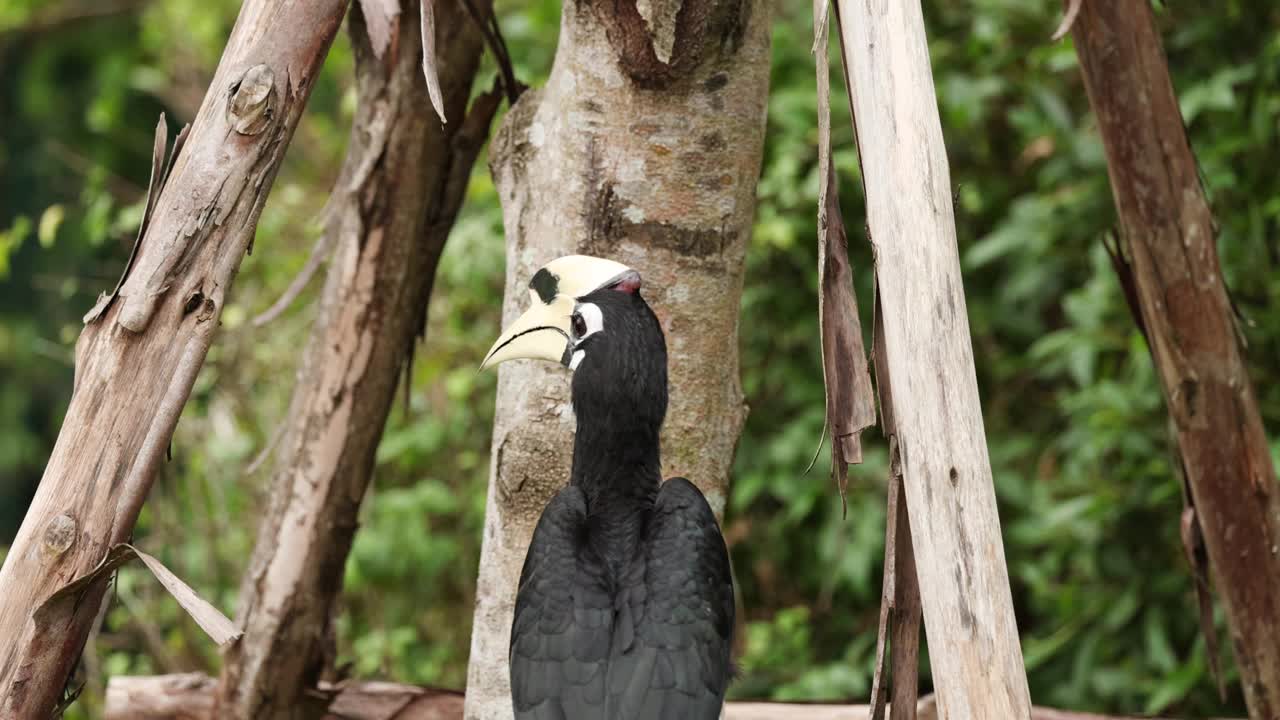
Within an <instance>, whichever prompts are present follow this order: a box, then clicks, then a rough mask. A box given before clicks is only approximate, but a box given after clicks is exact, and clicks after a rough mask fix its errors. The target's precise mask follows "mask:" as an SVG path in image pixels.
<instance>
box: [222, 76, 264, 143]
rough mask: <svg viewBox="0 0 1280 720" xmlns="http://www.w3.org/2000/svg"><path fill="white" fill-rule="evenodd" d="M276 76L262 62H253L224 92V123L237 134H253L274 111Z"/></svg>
mask: <svg viewBox="0 0 1280 720" xmlns="http://www.w3.org/2000/svg"><path fill="white" fill-rule="evenodd" d="M275 89H276V75H275V73H274V72H272V71H271V68H270V67H268V66H266V65H254V66H253V67H251V68H249V69H248V70H246V71H245V73H244V75H243V76H241V78H240V79H239V80H237V81H236V82H235V83H233V84H232V85H231V88H230V90H229V91H228V93H227V122H228V123H229V124H230V125H231V127H232V129H234V130H235V131H236V132H238V133H240V134H241V135H257V134H259V133H261V132H262V131H263V130H266V129H267V126H268V125H270V124H271V118H272V116H273V115H274V114H275Z"/></svg>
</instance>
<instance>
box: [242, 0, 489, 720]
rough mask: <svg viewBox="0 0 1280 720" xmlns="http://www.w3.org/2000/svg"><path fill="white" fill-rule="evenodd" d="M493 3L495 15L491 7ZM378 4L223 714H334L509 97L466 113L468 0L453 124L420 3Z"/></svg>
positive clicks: (451, 72) (458, 8) (476, 49)
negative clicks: (352, 565)
mask: <svg viewBox="0 0 1280 720" xmlns="http://www.w3.org/2000/svg"><path fill="white" fill-rule="evenodd" d="M477 4H478V5H479V6H480V9H481V10H482V11H486V12H487V7H488V3H487V2H478V3H477ZM362 5H363V7H364V8H365V12H367V13H369V14H370V15H373V14H374V13H378V14H379V15H378V17H368V18H366V17H365V12H361V11H360V10H358V9H357V10H354V11H353V12H352V15H351V18H352V22H351V24H350V29H351V38H352V44H353V47H354V49H355V59H356V87H357V93H358V102H359V106H358V109H357V112H356V118H355V122H354V126H353V128H352V131H351V138H350V144H349V147H348V150H347V157H346V161H345V164H344V167H343V171H342V173H341V176H340V177H339V179H338V182H337V186H336V187H335V189H334V192H333V197H332V198H331V199H330V210H331V215H330V218H329V225H328V228H327V230H326V232H328V233H330V235H331V238H332V240H333V242H334V256H333V259H332V264H331V266H330V269H329V273H328V281H327V282H326V284H325V288H324V293H323V296H322V299H321V302H320V310H319V315H318V317H317V320H316V323H315V326H314V328H313V330H312V333H311V340H310V343H309V344H308V346H307V349H306V353H305V355H304V356H303V360H302V368H301V372H300V374H299V377H298V383H297V387H296V388H295V390H294V395H293V400H292V403H291V405H290V409H289V414H288V416H287V417H286V418H285V420H284V421H283V422H284V425H285V427H286V428H287V429H286V431H285V435H284V438H283V440H282V442H281V444H280V447H279V449H278V450H277V455H276V459H275V470H274V472H273V475H272V499H271V502H270V505H269V507H268V509H267V512H266V515H265V517H264V518H263V520H262V525H261V527H260V529H259V534H258V542H257V547H256V549H255V551H254V555H253V560H252V563H251V567H250V569H249V571H248V572H247V573H246V575H245V577H244V581H243V585H242V588H241V606H240V622H241V625H242V626H243V628H244V630H245V634H244V637H243V638H242V639H241V640H240V641H239V642H238V643H237V644H235V645H233V646H232V648H231V649H230V651H229V652H228V653H227V655H226V662H225V666H224V669H223V674H222V679H221V684H220V687H219V689H218V701H219V706H218V710H217V717H219V718H242V719H244V720H271V719H273V718H309V717H319V716H321V715H322V714H323V713H324V710H325V708H326V707H327V706H328V698H327V697H325V696H324V695H323V694H317V693H314V692H312V689H313V688H315V687H316V684H317V682H318V681H319V680H320V679H321V673H322V671H323V670H325V669H326V665H327V662H328V661H329V660H331V659H332V652H331V651H332V647H331V644H332V637H331V636H332V632H333V628H332V615H333V612H334V606H335V601H336V600H337V597H338V593H339V592H340V590H341V583H342V577H343V567H344V565H345V563H346V559H347V554H348V552H349V551H350V548H351V542H352V537H353V535H354V533H355V529H356V527H357V515H358V512H359V509H360V502H361V500H362V499H363V498H364V496H365V494H366V492H367V490H368V487H369V483H370V481H371V479H372V476H373V470H374V464H375V451H376V449H377V446H378V441H379V439H380V438H381V437H382V430H383V427H384V425H385V424H386V419H387V414H388V412H389V410H390V408H391V405H392V401H393V399H394V396H395V390H396V386H397V379H398V378H399V376H400V374H401V371H403V370H405V369H406V367H407V364H408V362H409V361H410V359H411V358H412V352H413V346H414V343H415V342H416V341H417V338H418V336H419V335H420V334H421V332H422V330H423V326H424V322H425V318H426V312H427V301H428V298H429V297H430V294H431V286H432V280H433V278H434V276H435V272H436V266H437V263H438V261H439V259H440V254H441V251H442V250H443V248H444V243H445V239H446V237H447V235H448V233H449V230H450V228H451V227H452V225H453V220H454V218H455V216H456V214H457V211H458V208H459V205H460V204H461V202H462V198H463V195H464V193H465V189H466V185H467V179H468V176H469V175H470V170H471V167H472V164H473V162H474V160H475V158H476V155H477V153H478V152H479V150H480V147H481V146H482V144H483V143H484V141H485V138H486V137H487V135H488V131H489V125H490V121H491V120H492V118H493V114H494V111H495V110H496V109H497V104H498V100H499V96H498V94H497V93H496V92H495V93H489V94H486V95H482V96H480V98H479V99H478V100H477V101H476V103H475V106H474V107H473V108H472V111H471V114H470V115H468V116H466V119H465V120H464V119H463V117H464V115H465V114H466V109H467V99H468V95H469V93H470V89H471V85H472V80H473V79H474V78H475V75H476V71H477V67H478V64H479V58H480V52H481V46H482V43H481V38H480V35H479V32H478V30H477V28H476V25H475V24H474V23H473V22H471V21H470V20H469V19H468V18H467V16H466V13H465V10H464V9H463V5H462V4H461V2H459V1H458V0H444V1H443V2H437V3H436V6H435V13H436V20H437V27H439V28H441V32H440V35H439V38H438V42H437V58H436V62H437V67H438V69H439V72H440V77H441V79H442V90H443V98H444V102H445V111H446V114H447V116H448V117H449V118H450V119H451V120H452V122H451V123H449V124H448V125H445V126H443V127H442V126H441V124H440V121H439V119H438V118H437V117H436V115H435V113H434V111H433V110H432V108H431V104H430V100H429V98H428V91H427V86H426V84H425V82H424V80H423V72H422V40H421V33H420V29H419V6H418V3H417V2H414V1H413V0H408V1H407V2H403V3H391V4H390V7H392V8H397V9H399V11H400V12H399V13H398V14H390V15H388V14H386V13H385V6H386V5H387V4H386V3H362ZM388 23H389V25H390V29H389V30H388V29H386V27H385V26H386V25H387V24H388ZM379 27H381V28H382V29H381V32H380V33H379V32H377V31H376V30H375V28H379ZM371 39H372V42H371Z"/></svg>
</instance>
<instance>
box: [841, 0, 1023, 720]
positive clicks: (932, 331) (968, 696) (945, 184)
mask: <svg viewBox="0 0 1280 720" xmlns="http://www.w3.org/2000/svg"><path fill="white" fill-rule="evenodd" d="M837 8H838V10H839V13H838V19H839V22H840V33H841V46H842V49H843V53H844V60H845V67H846V73H847V77H846V80H847V83H848V85H849V90H850V92H849V97H850V103H851V105H852V107H853V111H854V118H855V124H854V130H855V136H856V137H857V140H858V149H859V160H860V162H861V163H862V170H863V178H864V180H865V182H864V186H865V192H866V198H867V220H868V224H869V226H870V230H871V240H872V246H873V248H874V250H875V256H876V284H877V288H878V290H879V293H878V296H877V310H878V311H879V312H880V317H881V318H882V319H883V323H881V324H880V326H879V327H878V328H876V329H877V333H876V335H877V337H876V342H877V343H883V349H884V353H883V355H884V364H883V367H878V368H877V379H878V380H879V381H880V382H881V383H884V382H885V380H886V379H887V378H890V377H891V378H892V386H893V388H894V390H895V391H898V392H899V393H905V394H900V395H898V396H896V398H895V399H896V400H897V401H896V402H892V403H890V405H891V411H892V412H891V415H892V421H891V423H892V424H891V425H887V426H888V427H892V428H893V431H894V433H895V438H896V444H897V448H898V453H899V456H900V460H901V466H902V476H903V482H904V489H905V491H906V493H905V494H906V504H907V511H908V515H909V516H910V529H911V541H912V547H913V549H914V553H915V560H916V563H917V565H916V568H917V575H918V577H919V581H920V589H921V595H922V598H921V599H922V601H923V611H924V620H925V630H926V632H927V633H928V639H929V650H930V653H929V655H930V660H931V663H932V666H933V678H934V683H935V686H936V688H937V692H938V705H939V710H940V714H941V715H942V716H943V717H946V718H948V719H949V720H987V719H988V718H1001V720H1026V718H1029V717H1030V716H1031V700H1030V695H1029V692H1028V690H1027V678H1026V671H1025V669H1024V668H1023V664H1022V650H1021V648H1020V646H1019V643H1018V629H1017V624H1016V623H1015V621H1014V615H1013V601H1012V597H1011V595H1010V592H1009V575H1008V571H1007V569H1006V567H1005V561H1004V547H1003V543H1002V541H1001V537H1000V520H999V517H998V516H997V512H996V497H995V489H994V487H993V485H992V481H991V462H990V459H989V457H988V455H987V444H986V438H985V435H984V431H983V427H982V406H981V402H980V400H979V397H978V383H977V376H976V373H975V371H974V361H973V347H972V346H971V344H970V341H969V320H968V316H967V314H966V311H965V302H964V286H963V283H962V281H961V276H960V259H959V255H958V251H957V248H956V230H955V218H954V213H953V210H952V206H951V179H950V172H949V170H948V167H947V156H946V148H945V146H944V143H943V138H942V127H941V123H940V121H939V117H938V105H937V98H936V97H935V93H934V87H933V75H932V72H931V70H930V64H929V47H928V43H927V40H926V38H925V28H924V17H923V16H922V14H921V10H920V3H919V2H918V1H917V0H904V1H902V2H889V3H885V2H881V1H880V0H837ZM882 391H883V389H882ZM882 413H883V410H882Z"/></svg>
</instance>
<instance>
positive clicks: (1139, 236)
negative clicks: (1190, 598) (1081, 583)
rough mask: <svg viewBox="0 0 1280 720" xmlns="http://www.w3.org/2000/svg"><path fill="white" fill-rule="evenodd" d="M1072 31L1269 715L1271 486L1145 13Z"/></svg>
mask: <svg viewBox="0 0 1280 720" xmlns="http://www.w3.org/2000/svg"><path fill="white" fill-rule="evenodd" d="M1071 32H1072V36H1073V37H1074V38H1075V45H1076V51H1077V53H1078V54H1079V56H1080V68H1081V71H1082V72H1083V74H1084V80H1085V88H1086V89H1087V91H1088V94H1089V101H1090V103H1091V104H1092V105H1093V109H1094V112H1095V114H1096V115H1097V118H1098V129H1099V131H1100V133H1101V135H1102V140H1103V145H1104V146H1105V148H1106V152H1107V169H1108V173H1109V175H1110V178H1111V190H1112V195H1113V196H1114V199H1115V203H1116V209H1117V212H1118V214H1119V217H1120V225H1121V227H1122V229H1123V233H1124V241H1125V243H1126V244H1127V250H1128V253H1127V256H1128V261H1129V264H1130V266H1131V270H1132V276H1133V284H1134V286H1135V287H1136V296H1137V298H1136V299H1137V305H1138V307H1139V309H1140V311H1141V317H1142V326H1143V327H1144V328H1145V333H1146V337H1147V344H1148V346H1149V347H1150V348H1151V355H1152V358H1153V359H1154V361H1155V365H1156V368H1157V370H1158V371H1159V374H1160V380H1161V384H1162V386H1163V388H1164V396H1165V403H1166V406H1167V407H1168V410H1169V414H1170V416H1171V417H1172V419H1173V423H1174V425H1175V427H1176V428H1177V432H1176V434H1177V441H1178V448H1179V452H1180V454H1181V458H1182V464H1183V466H1184V467H1185V469H1186V477H1187V482H1188V484H1189V486H1190V488H1191V493H1190V494H1191V503H1190V504H1189V508H1190V513H1191V515H1190V517H1188V518H1187V520H1186V521H1185V522H1186V524H1187V527H1188V530H1189V531H1191V532H1190V537H1189V540H1194V529H1195V528H1196V527H1197V526H1198V527H1199V528H1201V529H1202V537H1203V542H1204V547H1205V549H1206V550H1207V553H1208V558H1209V565H1210V569H1211V571H1212V574H1213V578H1214V581H1215V585H1216V587H1217V589H1218V593H1219V596H1220V598H1221V600H1222V604H1223V606H1224V608H1225V609H1226V615H1227V619H1228V621H1229V624H1230V626H1231V638H1232V647H1233V648H1234V650H1235V657H1236V665H1237V667H1238V668H1239V670H1240V677H1241V684H1242V685H1243V687H1244V697H1245V702H1246V703H1247V704H1248V707H1249V713H1250V716H1251V717H1254V718H1275V717H1280V592H1277V588H1280V550H1278V548H1280V487H1278V486H1277V483H1276V474H1275V468H1274V467H1273V465H1272V462H1271V455H1270V452H1269V450H1268V448H1267V440H1266V435H1265V433H1264V431H1263V427H1262V420H1261V417H1260V415H1259V413H1258V404H1257V399H1256V398H1255V396H1254V393H1253V386H1252V384H1251V383H1250V381H1249V375H1248V372H1247V369H1246V367H1245V363H1244V357H1243V351H1242V349H1241V347H1240V344H1239V342H1238V339H1237V336H1236V333H1235V325H1234V321H1233V315H1232V309H1231V301H1230V298H1229V297H1228V295H1227V290H1226V287H1225V286H1224V284H1223V278H1222V270H1221V267H1220V266H1219V263H1218V252H1217V247H1216V244H1215V237H1214V234H1215V231H1214V225H1213V218H1212V215H1211V213H1210V211H1209V205H1208V202H1207V201H1206V199H1205V194H1204V189H1203V188H1202V187H1201V185H1200V180H1199V176H1198V174H1197V172H1196V162H1195V156H1194V155H1193V154H1192V151H1191V146H1190V143H1189V141H1188V139H1187V134H1186V128H1185V127H1184V125H1183V122H1182V115H1181V113H1180V112H1179V108H1178V100H1177V97H1176V95H1175V93H1174V89H1173V83H1172V81H1171V80H1170V77H1169V67H1168V64H1167V62H1166V61H1165V57H1164V50H1163V48H1162V46H1161V43H1160V36H1159V32H1158V30H1157V27H1156V23H1155V16H1154V14H1153V12H1152V10H1151V7H1150V4H1149V3H1148V2H1146V0H1115V1H1114V2H1085V3H1083V6H1082V8H1081V10H1080V13H1079V16H1078V17H1077V18H1076V21H1075V23H1074V25H1073V26H1072V31H1071ZM1122 279H1123V275H1122ZM1207 630H1208V631H1211V629H1207Z"/></svg>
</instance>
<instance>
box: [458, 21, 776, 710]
mask: <svg viewBox="0 0 1280 720" xmlns="http://www.w3.org/2000/svg"><path fill="white" fill-rule="evenodd" d="M659 4H660V3H653V6H657V5H659ZM668 4H670V3H668ZM675 5H676V6H677V7H678V13H677V12H669V13H668V12H666V11H665V10H670V9H671V8H669V7H668V8H665V9H664V8H656V7H655V8H654V9H655V12H654V13H653V16H652V17H651V18H648V19H646V18H642V17H641V15H640V12H639V10H638V9H637V5H636V3H628V2H622V3H609V2H600V1H599V0H591V1H588V2H566V3H564V10H563V18H562V21H561V29H560V44H559V47H558V49H557V52H556V60H555V66H554V68H553V69H552V72H551V77H550V78H549V79H548V81H547V85H546V87H545V88H543V89H541V90H539V91H532V92H528V93H526V94H525V95H524V96H523V97H522V99H521V100H520V102H519V103H517V104H516V106H515V107H514V108H513V109H512V110H511V112H510V113H509V115H508V116H507V118H506V120H505V122H504V124H503V126H502V128H501V129H500V130H499V132H498V134H497V137H496V138H495V140H494V142H493V144H492V149H491V161H490V165H491V169H492V172H493V175H494V178H495V182H496V184H497V186H498V189H499V193H500V197H501V200H502V205H503V220H504V224H505V226H506V234H507V275H506V296H505V301H504V305H503V307H504V316H505V319H506V320H507V321H510V320H513V319H514V318H515V317H516V316H517V314H518V313H519V312H520V311H521V310H523V307H524V305H525V303H526V302H527V299H528V290H527V287H528V282H529V278H530V277H531V276H532V275H533V272H534V271H535V270H536V269H537V268H538V267H539V266H541V265H542V264H544V263H545V262H547V261H549V260H552V259H554V258H556V257H559V256H562V255H568V254H571V253H586V254H590V255H596V256H599V257H608V258H612V259H616V260H618V261H620V262H623V263H626V264H628V265H631V266H632V267H635V268H636V269H638V270H639V271H640V273H641V275H642V276H643V277H644V288H645V297H646V299H648V301H649V302H650V304H651V305H652V306H653V308H654V311H655V312H656V313H657V315H658V317H659V319H660V320H661V322H662V325H663V329H664V331H665V332H666V336H667V347H668V352H669V354H670V382H671V402H670V408H669V412H668V414H667V421H666V425H665V427H664V430H663V433H662V447H663V473H664V475H665V476H667V477H670V476H674V475H683V476H687V477H688V478H689V479H690V480H692V481H693V482H694V483H696V484H697V485H698V487H699V488H701V489H702V491H703V492H704V493H705V494H706V496H707V499H708V500H709V501H710V503H711V506H712V507H713V508H714V509H715V511H716V513H717V514H718V515H719V514H722V513H723V511H724V506H725V502H726V498H727V490H728V482H729V468H730V466H731V463H732V458H733V451H734V448H735V445H736V443H737V440H738V435H739V432H740V431H741V427H742V422H743V420H744V418H745V414H746V408H745V407H744V405H743V400H742V390H741V386H740V383H739V379H738V341H737V323H738V303H739V297H740V295H741V290H742V276H743V258H744V254H745V250H746V243H747V238H748V236H749V234H750V231H751V221H752V213H753V210H754V204H755V186H756V179H757V176H758V175H759V171H760V160H761V152H762V147H763V138H764V124H765V111H766V100H767V98H766V95H767V91H768V78H769V20H770V18H769V14H770V3H768V2H766V1H765V0H684V2H683V4H681V3H679V2H676V3H675ZM646 9H648V8H646ZM646 22H648V25H646ZM648 28H652V34H651V33H650V31H649V29H648ZM497 331H498V328H497V327H495V328H494V333H495V336H496V334H497ZM573 432H574V422H573V417H572V410H571V409H570V406H569V383H568V376H567V374H566V371H564V370H563V369H560V368H557V367H554V366H551V365H549V364H540V363H531V362H530V363H507V364H504V365H501V366H500V370H499V381H498V401H497V409H496V419H495V422H494V431H493V451H492V464H491V480H490V484H489V493H488V509H487V513H486V517H485V532H484V541H483V547H482V551H481V558H480V575H479V582H478V584H477V593H476V595H477V602H476V612H475V622H474V624H473V627H472V642H471V661H470V672H469V676H468V682H467V717H468V718H484V719H485V720H500V719H503V718H510V717H511V716H512V708H511V691H510V687H509V673H508V662H507V660H508V657H507V656H508V643H509V637H510V626H511V614H512V605H513V602H514V596H515V589H516V582H517V580H518V578H519V573H520V567H521V564H522V563H523V561H524V556H525V551H526V549H527V547H528V543H529V538H530V536H531V534H532V532H533V527H534V524H535V522H536V521H537V519H538V517H539V515H540V514H541V512H542V509H543V507H544V505H545V504H546V502H547V501H548V499H550V497H551V496H552V495H553V494H554V493H555V492H556V491H557V490H559V489H560V488H561V487H562V486H563V485H564V484H565V482H567V480H568V478H569V465H570V458H571V447H572V443H573Z"/></svg>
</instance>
